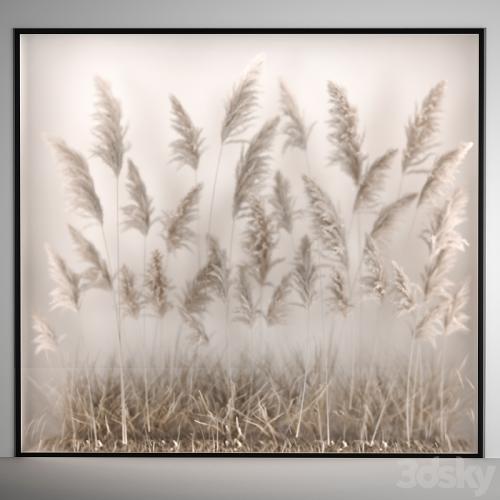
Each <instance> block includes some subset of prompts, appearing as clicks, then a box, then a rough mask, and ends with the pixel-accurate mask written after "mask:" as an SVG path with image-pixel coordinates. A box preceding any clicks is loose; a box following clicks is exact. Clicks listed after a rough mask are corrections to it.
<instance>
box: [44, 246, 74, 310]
mask: <svg viewBox="0 0 500 500" xmlns="http://www.w3.org/2000/svg"><path fill="white" fill-rule="evenodd" d="M45 250H46V252H47V259H48V265H49V275H50V278H51V279H52V281H53V282H54V284H55V287H54V288H53V289H52V291H51V292H50V308H51V309H67V310H69V311H73V312H77V311H78V310H79V309H80V301H81V292H82V290H81V276H80V274H78V273H76V272H74V271H72V270H71V269H70V268H69V266H68V265H67V264H66V261H65V260H64V259H63V258H62V257H61V256H60V255H58V254H56V253H55V252H54V251H53V250H52V249H51V248H50V246H49V245H46V246H45Z"/></svg>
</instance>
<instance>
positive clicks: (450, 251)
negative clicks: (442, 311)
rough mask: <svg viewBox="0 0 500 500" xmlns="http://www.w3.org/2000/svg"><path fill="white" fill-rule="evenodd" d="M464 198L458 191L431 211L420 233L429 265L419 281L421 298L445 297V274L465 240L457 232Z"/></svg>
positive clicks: (462, 247)
mask: <svg viewBox="0 0 500 500" xmlns="http://www.w3.org/2000/svg"><path fill="white" fill-rule="evenodd" d="M466 205H467V196H466V195H465V193H464V192H463V191H462V190H461V189H457V190H456V191H455V192H454V193H453V195H452V196H451V197H450V198H449V199H448V200H447V201H445V203H444V204H442V206H441V207H438V208H436V209H435V211H434V213H433V216H432V219H431V222H430V225H429V227H428V228H426V229H425V230H424V231H423V233H422V239H423V240H424V241H425V242H426V244H427V246H428V248H429V262H428V263H427V264H426V266H425V269H424V273H423V276H422V279H423V290H424V294H425V297H426V298H427V297H432V296H441V297H442V296H447V289H448V287H449V286H450V280H449V278H448V274H449V273H450V271H451V270H452V268H453V266H454V265H455V262H456V260H457V253H458V252H461V251H464V250H465V248H466V246H467V241H466V240H465V239H464V238H463V237H462V236H461V235H460V233H459V232H458V231H457V229H456V228H457V226H459V225H460V224H461V223H462V222H463V221H464V212H465V207H466Z"/></svg>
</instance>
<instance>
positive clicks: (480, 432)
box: [13, 28, 486, 459]
mask: <svg viewBox="0 0 500 500" xmlns="http://www.w3.org/2000/svg"><path fill="white" fill-rule="evenodd" d="M25 34H49V35H57V34H90V35H92V34H123V35H126V34H291V35H301V34H333V35H336V34H337V35H338V34H340V35H341V34H346V35H356V34H359V35H377V34H380V35H405V34H409V35H464V34H469V35H477V36H478V41H479V54H478V56H479V95H478V107H479V109H478V117H479V123H478V135H479V141H478V206H477V210H478V220H477V224H478V241H477V245H478V263H477V264H478V290H477V294H478V295H477V297H478V332H477V345H478V366H477V370H478V371H477V380H478V391H477V393H478V400H477V402H478V414H477V452H476V453H341V452H339V453H334V452H327V453H167V452H165V453H163V452H162V453H135V452H134V453H132V452H131V453H123V452H119V453H107V452H103V453H74V452H67V453H66V452H45V451H44V452H25V451H22V448H21V433H22V429H21V280H20V275H21V261H20V251H21V241H20V196H21V185H20V139H21V137H20V83H21V79H20V42H21V37H22V35H25ZM485 38H486V28H432V29H431V28H405V29H395V28H361V29H354V28H353V29H351V28H345V29H344V28H342V29H340V28H331V29H330V28H290V29H288V28H286V29H283V28H277V29H272V28H255V29H253V28H241V29H226V28H221V29H218V28H209V29H205V28H168V29H156V28H155V29H153V28H152V29H145V28H140V29H128V28H127V29H122V28H109V29H107V28H99V29H93V28H92V29H83V28H62V29H61V28H53V29H52V28H43V29H42V28H14V29H13V49H14V50H13V131H14V132H13V148H14V176H13V179H14V186H13V188H14V207H13V209H14V234H13V243H14V248H13V251H14V267H13V284H14V287H13V293H14V349H15V352H14V355H15V429H14V432H15V456H16V457H144V458H149V457H190V458H194V457H207V458H208V457H222V458H227V457H234V458H239V457H242V458H248V457H252V458H259V457H262V458H271V457H273V458H305V457H308V458H332V457H338V458H365V459H366V458H433V457H439V458H457V457H462V458H484V418H485V415H484V385H485V384H484V349H485V322H484V319H485V314H484V307H485V304H484V291H485V273H484V269H485V267H484V266H485V245H484V240H485V212H484V209H485V165H484V162H485Z"/></svg>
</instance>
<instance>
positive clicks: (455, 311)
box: [443, 281, 469, 335]
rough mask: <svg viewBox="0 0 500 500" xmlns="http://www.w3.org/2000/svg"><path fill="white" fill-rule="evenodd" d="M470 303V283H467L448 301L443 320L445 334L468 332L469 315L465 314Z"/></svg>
mask: <svg viewBox="0 0 500 500" xmlns="http://www.w3.org/2000/svg"><path fill="white" fill-rule="evenodd" d="M468 301H469V283H468V282H467V281H466V282H465V283H463V284H462V285H461V286H460V287H458V288H457V289H456V290H455V292H453V293H452V294H451V295H450V296H449V298H448V299H447V301H446V308H445V312H444V318H443V334H444V335H452V334H454V333H456V332H461V331H467V330H468V329H469V327H468V326H467V321H468V320H469V315H468V314H466V313H465V312H464V309H465V308H466V307H467V303H468Z"/></svg>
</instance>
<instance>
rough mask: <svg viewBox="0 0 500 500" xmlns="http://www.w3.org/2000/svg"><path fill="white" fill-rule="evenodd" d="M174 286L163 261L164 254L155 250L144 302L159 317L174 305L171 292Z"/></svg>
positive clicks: (148, 268) (149, 268)
mask: <svg viewBox="0 0 500 500" xmlns="http://www.w3.org/2000/svg"><path fill="white" fill-rule="evenodd" d="M171 288H172V285H171V284H170V281H169V279H168V277H167V270H166V268H165V264H164V263H163V254H162V253H161V252H160V251H159V250H158V249H156V250H153V253H152V254H151V258H150V261H149V264H148V267H147V270H146V276H145V280H144V302H145V304H146V305H147V306H149V308H150V309H151V310H152V311H153V313H154V314H156V315H157V316H158V317H159V318H162V317H163V316H165V314H166V313H167V311H169V310H170V309H171V307H172V303H171V302H170V300H169V292H170V290H171Z"/></svg>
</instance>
